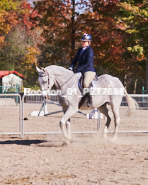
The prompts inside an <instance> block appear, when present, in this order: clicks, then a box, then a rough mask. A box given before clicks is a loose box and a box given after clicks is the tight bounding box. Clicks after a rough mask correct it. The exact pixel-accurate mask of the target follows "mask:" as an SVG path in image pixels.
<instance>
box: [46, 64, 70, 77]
mask: <svg viewBox="0 0 148 185" xmlns="http://www.w3.org/2000/svg"><path fill="white" fill-rule="evenodd" d="M46 70H47V71H48V72H49V73H50V74H53V75H58V76H59V75H62V76H65V75H66V76H67V75H68V74H69V75H71V74H72V71H70V70H68V69H66V68H64V67H62V66H56V65H51V66H48V67H46Z"/></svg>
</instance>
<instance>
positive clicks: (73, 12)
mask: <svg viewBox="0 0 148 185" xmlns="http://www.w3.org/2000/svg"><path fill="white" fill-rule="evenodd" d="M72 5H73V7H72V18H71V21H72V40H71V45H72V52H71V61H72V60H73V57H74V51H75V28H74V20H75V0H72Z"/></svg>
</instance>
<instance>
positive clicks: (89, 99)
mask: <svg viewBox="0 0 148 185" xmlns="http://www.w3.org/2000/svg"><path fill="white" fill-rule="evenodd" d="M86 96H87V106H88V107H93V103H92V96H91V95H90V94H89V93H86Z"/></svg>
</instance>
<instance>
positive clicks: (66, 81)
mask: <svg viewBox="0 0 148 185" xmlns="http://www.w3.org/2000/svg"><path fill="white" fill-rule="evenodd" d="M74 75H75V73H74V74H73V75H72V76H71V77H70V78H69V79H68V80H67V81H66V82H65V83H64V84H63V85H65V84H66V83H67V82H68V81H69V80H70V79H72V77H73V76H74ZM63 85H61V86H60V87H62V86H63Z"/></svg>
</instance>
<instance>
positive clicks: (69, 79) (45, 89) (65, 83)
mask: <svg viewBox="0 0 148 185" xmlns="http://www.w3.org/2000/svg"><path fill="white" fill-rule="evenodd" d="M47 75H48V89H49V73H47ZM47 75H46V76H47ZM74 75H75V73H74V74H73V75H72V76H71V77H70V78H69V79H68V80H67V81H66V82H64V84H62V85H61V86H60V87H62V86H63V85H65V84H66V83H67V82H68V81H69V80H70V79H71V78H72V77H73V76H74ZM39 77H43V76H42V75H39ZM51 78H52V77H51ZM52 80H53V78H52ZM53 81H54V80H53ZM45 90H47V89H45Z"/></svg>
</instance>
